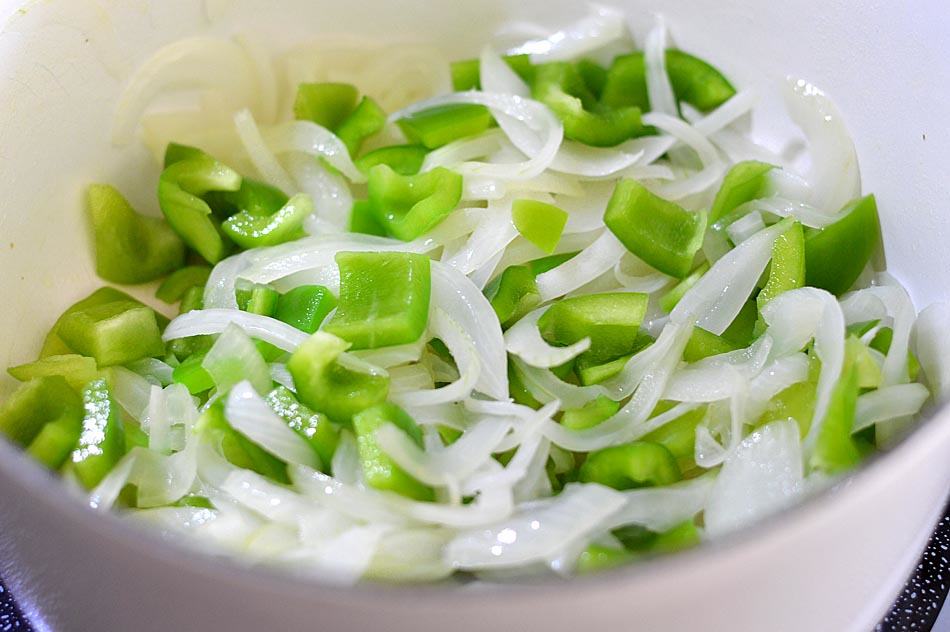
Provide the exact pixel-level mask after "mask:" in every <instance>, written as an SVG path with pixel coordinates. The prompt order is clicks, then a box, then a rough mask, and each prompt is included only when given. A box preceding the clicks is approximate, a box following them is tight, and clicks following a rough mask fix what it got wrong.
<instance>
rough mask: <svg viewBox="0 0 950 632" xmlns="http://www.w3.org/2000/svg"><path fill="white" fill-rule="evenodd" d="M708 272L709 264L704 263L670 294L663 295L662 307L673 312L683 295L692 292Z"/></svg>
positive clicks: (674, 287)
mask: <svg viewBox="0 0 950 632" xmlns="http://www.w3.org/2000/svg"><path fill="white" fill-rule="evenodd" d="M708 271H709V263H708V262H706V261H703V262H702V263H701V264H699V266H697V267H696V269H695V270H693V271H692V272H690V273H689V276H688V277H686V278H685V279H683V280H682V281H680V282H679V283H677V284H676V285H674V286H673V288H672V289H671V290H670V291H669V292H667V293H666V294H664V295H663V298H661V299H660V307H661V308H662V309H663V310H664V311H666V312H672V311H673V308H674V307H676V304H677V303H679V302H680V299H682V298H683V295H684V294H686V293H687V292H688V291H690V290H691V289H692V287H693V286H694V285H696V283H697V282H698V281H699V280H700V279H701V278H703V275H704V274H706V272H708Z"/></svg>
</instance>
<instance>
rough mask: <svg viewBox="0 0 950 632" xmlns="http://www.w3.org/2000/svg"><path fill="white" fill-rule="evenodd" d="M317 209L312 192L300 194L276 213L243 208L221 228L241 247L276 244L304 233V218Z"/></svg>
mask: <svg viewBox="0 0 950 632" xmlns="http://www.w3.org/2000/svg"><path fill="white" fill-rule="evenodd" d="M312 213H313V201H312V200H311V199H310V196H309V195H306V194H303V193H301V194H298V195H295V196H294V197H292V198H290V200H289V201H288V202H287V204H286V205H284V206H283V208H281V209H280V210H279V211H277V212H276V213H274V214H273V215H265V216H260V215H252V214H251V213H249V212H248V211H241V212H240V213H237V214H236V215H232V216H231V217H229V218H228V219H227V220H226V221H225V222H224V223H223V224H222V225H221V228H222V229H223V230H224V232H225V234H226V235H227V236H228V237H230V238H231V241H233V242H234V243H236V244H237V245H238V246H240V247H241V248H248V249H250V248H262V247H265V246H276V245H277V244H282V243H284V242H285V241H291V240H293V239H297V238H299V237H302V236H303V234H304V233H303V229H302V226H303V221H304V220H305V219H306V218H307V217H308V216H309V215H310V214H312Z"/></svg>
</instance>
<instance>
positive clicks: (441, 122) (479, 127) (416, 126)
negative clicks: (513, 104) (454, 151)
mask: <svg viewBox="0 0 950 632" xmlns="http://www.w3.org/2000/svg"><path fill="white" fill-rule="evenodd" d="M396 124H397V125H398V126H399V129H401V130H402V132H403V134H405V135H406V138H407V139H408V140H409V142H411V143H417V144H419V145H423V146H424V147H426V148H427V149H438V148H439V147H442V146H443V145H447V144H449V143H451V142H452V141H453V140H458V139H459V138H465V137H467V136H474V135H475V134H480V133H481V132H484V131H485V130H487V129H488V128H489V127H490V126H491V124H492V116H491V113H490V112H489V111H488V109H487V108H485V107H484V106H482V105H472V104H468V103H462V104H450V105H440V106H437V107H434V108H430V109H428V110H422V111H420V112H416V113H414V114H410V115H409V116H406V117H404V118H401V119H399V120H398V121H396Z"/></svg>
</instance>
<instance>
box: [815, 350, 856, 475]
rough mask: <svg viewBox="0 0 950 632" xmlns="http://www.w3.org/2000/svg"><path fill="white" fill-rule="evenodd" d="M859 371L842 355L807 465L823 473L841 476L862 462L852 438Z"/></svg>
mask: <svg viewBox="0 0 950 632" xmlns="http://www.w3.org/2000/svg"><path fill="white" fill-rule="evenodd" d="M858 392H859V388H858V372H857V369H856V367H855V366H854V364H853V362H852V361H851V359H850V358H848V357H847V356H845V366H844V369H843V370H842V372H841V377H840V378H839V380H838V383H837V384H836V385H835V388H834V390H833V391H832V393H831V401H830V402H829V404H828V410H827V411H826V412H825V416H824V419H823V420H822V422H821V427H820V428H818V429H817V432H818V434H817V436H816V438H815V445H814V450H813V452H812V455H811V459H809V463H808V464H809V466H810V467H811V468H813V469H815V470H819V471H821V472H824V473H826V474H840V473H841V472H845V471H847V470H850V469H851V468H853V467H854V466H855V465H857V464H858V463H860V462H861V450H860V448H859V447H858V444H857V443H855V441H854V438H853V437H852V436H851V430H852V428H853V427H854V417H855V412H856V408H857V401H858Z"/></svg>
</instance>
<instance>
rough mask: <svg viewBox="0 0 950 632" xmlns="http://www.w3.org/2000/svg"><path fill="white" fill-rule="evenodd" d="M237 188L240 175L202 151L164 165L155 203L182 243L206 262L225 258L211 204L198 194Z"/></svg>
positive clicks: (214, 261)
mask: <svg viewBox="0 0 950 632" xmlns="http://www.w3.org/2000/svg"><path fill="white" fill-rule="evenodd" d="M167 160H168V158H167V156H166V161H167ZM240 188H241V176H240V174H238V173H237V172H236V171H234V170H233V169H231V168H229V167H226V166H225V165H223V164H221V163H220V162H218V161H217V160H215V159H213V158H211V157H210V156H208V155H206V154H202V155H200V156H196V157H189V158H187V159H185V160H182V161H179V162H174V163H172V164H171V165H170V166H168V167H166V168H165V170H164V171H163V172H162V175H161V177H160V178H159V183H158V202H159V205H160V206H161V207H162V212H163V213H164V214H165V217H166V219H168V223H169V224H171V227H172V228H174V229H175V232H177V233H178V234H179V235H180V236H181V238H182V239H184V240H185V243H186V244H188V245H189V246H191V247H192V248H193V249H194V250H195V251H197V252H198V254H200V255H201V256H202V257H204V258H205V260H207V261H208V262H209V263H217V262H218V261H220V260H221V259H223V258H224V255H225V251H226V248H225V243H224V240H223V239H222V238H221V235H220V234H219V233H218V228H217V227H216V226H215V224H214V222H213V221H212V219H211V207H210V206H208V203H207V202H205V201H204V200H203V199H201V197H200V196H202V195H204V194H206V193H208V192H209V191H237V190H239V189H240Z"/></svg>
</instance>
